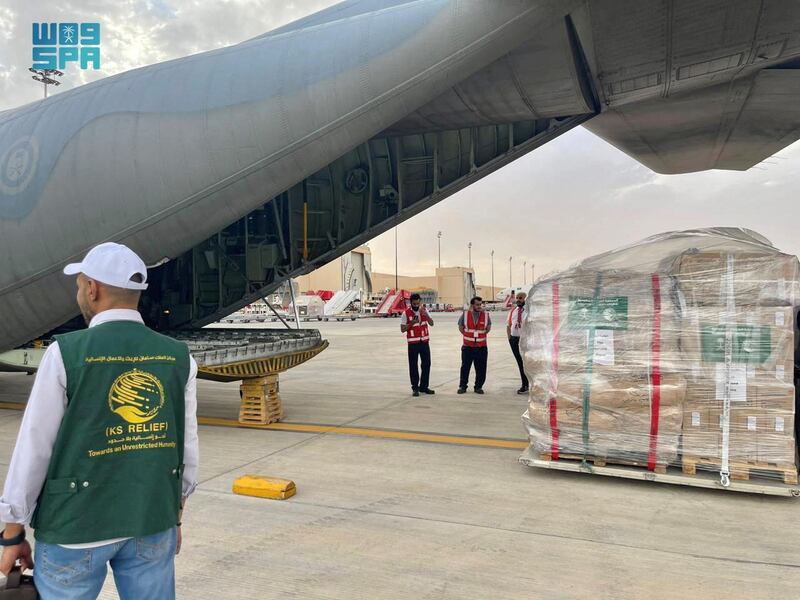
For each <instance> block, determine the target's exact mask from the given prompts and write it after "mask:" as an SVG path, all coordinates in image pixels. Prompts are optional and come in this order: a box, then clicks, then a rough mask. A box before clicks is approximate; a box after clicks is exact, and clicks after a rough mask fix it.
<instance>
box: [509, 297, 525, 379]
mask: <svg viewBox="0 0 800 600" xmlns="http://www.w3.org/2000/svg"><path fill="white" fill-rule="evenodd" d="M527 297H528V295H527V294H526V293H525V292H517V297H516V305H515V306H514V307H513V308H512V309H511V310H510V311H508V321H507V322H506V333H507V334H508V343H509V345H510V346H511V352H512V353H513V354H514V358H515V359H516V361H517V367H518V368H519V377H520V379H521V380H522V387H520V388H519V389H518V390H517V393H518V394H527V393H528V377H527V376H526V375H525V369H524V367H523V366H522V354H521V353H520V351H519V338H520V335H522V324H523V323H524V322H525V316H526V314H527V313H526V311H525V298H527Z"/></svg>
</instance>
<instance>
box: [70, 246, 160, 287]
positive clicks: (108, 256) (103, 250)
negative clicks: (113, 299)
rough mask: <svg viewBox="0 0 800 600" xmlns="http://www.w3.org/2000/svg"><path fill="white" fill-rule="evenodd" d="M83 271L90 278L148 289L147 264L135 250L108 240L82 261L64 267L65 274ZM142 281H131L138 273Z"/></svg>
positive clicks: (116, 284) (116, 285)
mask: <svg viewBox="0 0 800 600" xmlns="http://www.w3.org/2000/svg"><path fill="white" fill-rule="evenodd" d="M78 273H83V274H84V275H86V276H87V277H89V278H90V279H94V280H95V281H99V282H100V283H105V284H106V285H113V286H114V287H118V288H124V289H126V290H146V289H147V266H146V265H145V264H144V261H143V260H142V259H141V258H139V255H138V254H136V253H135V252H134V251H133V250H131V249H130V248H128V247H127V246H123V245H122V244H115V243H114V242H106V243H105V244H100V245H99V246H95V247H94V248H92V249H91V250H89V252H88V253H87V254H86V256H85V257H84V259H83V261H82V262H79V263H71V264H68V265H67V266H66V267H64V274H65V275H77V274H78ZM137 273H138V274H139V275H141V277H142V282H141V283H139V282H137V281H131V277H133V276H134V275H136V274H137Z"/></svg>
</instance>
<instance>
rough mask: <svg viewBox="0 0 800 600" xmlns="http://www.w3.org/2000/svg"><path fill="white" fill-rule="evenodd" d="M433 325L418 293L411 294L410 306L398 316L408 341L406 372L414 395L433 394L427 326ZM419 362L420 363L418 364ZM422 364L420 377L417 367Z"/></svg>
mask: <svg viewBox="0 0 800 600" xmlns="http://www.w3.org/2000/svg"><path fill="white" fill-rule="evenodd" d="M429 326H430V327H433V319H432V318H431V315H430V313H429V312H428V310H427V309H426V308H425V306H423V304H422V298H421V297H420V295H419V294H411V306H410V307H409V308H407V309H406V310H405V312H404V313H403V315H402V317H400V331H402V332H403V333H405V334H406V341H407V342H408V373H409V375H410V376H411V392H412V394H413V395H414V396H419V393H420V392H422V393H423V394H435V393H436V392H434V391H433V390H432V389H431V388H430V387H429V383H430V376H431V348H430V344H429V340H430V333H429V331H428V327H429ZM420 363H421V365H420ZM420 366H422V378H420V374H419V367H420Z"/></svg>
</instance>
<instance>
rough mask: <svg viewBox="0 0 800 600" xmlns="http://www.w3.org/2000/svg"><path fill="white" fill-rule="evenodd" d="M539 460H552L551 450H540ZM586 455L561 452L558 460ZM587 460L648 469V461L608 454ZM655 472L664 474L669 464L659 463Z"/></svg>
mask: <svg viewBox="0 0 800 600" xmlns="http://www.w3.org/2000/svg"><path fill="white" fill-rule="evenodd" d="M537 457H538V458H539V460H547V461H552V460H553V456H552V455H551V454H550V453H549V452H540V453H538V454H537ZM583 459H584V457H583V456H581V455H579V454H561V453H559V455H558V460H568V461H573V462H574V461H577V462H581V463H582V462H583ZM586 462H591V463H592V464H593V465H594V466H595V467H605V466H606V465H622V466H626V467H640V468H642V469H647V464H646V463H644V464H643V463H641V462H639V461H635V460H624V459H619V458H609V457H607V456H587V457H586ZM653 471H654V472H655V473H659V474H661V475H663V474H664V473H666V472H667V465H665V464H657V465H656V466H655V469H653Z"/></svg>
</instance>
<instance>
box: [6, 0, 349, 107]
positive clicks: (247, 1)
mask: <svg viewBox="0 0 800 600" xmlns="http://www.w3.org/2000/svg"><path fill="white" fill-rule="evenodd" d="M334 3H335V0H306V1H305V2H292V3H287V2H278V1H274V0H227V1H225V2H208V1H205V0H203V1H201V0H116V1H115V0H80V1H73V2H70V1H67V2H54V1H45V2H30V1H29V0H11V1H10V2H9V3H8V4H7V6H0V110H5V109H8V108H14V107H16V106H20V105H22V104H27V103H28V102H33V101H35V100H39V99H40V98H41V96H42V88H41V87H40V85H39V84H36V83H35V82H33V81H31V79H30V77H29V76H28V75H29V74H28V72H27V70H28V67H29V66H30V65H31V62H32V57H31V37H30V36H31V24H32V23H33V22H34V21H40V22H41V21H45V22H87V21H89V22H92V21H97V22H99V23H100V24H101V28H102V41H101V56H102V61H101V62H102V64H101V67H102V69H101V70H99V71H93V70H87V71H81V70H79V69H77V68H76V67H68V68H67V69H66V70H65V76H64V77H63V79H62V85H61V87H60V88H58V90H57V91H56V92H58V91H65V90H68V89H71V88H73V87H76V86H78V85H83V84H85V83H89V82H91V81H96V80H98V79H102V78H103V77H107V76H109V75H114V74H116V73H120V72H122V71H127V70H129V69H133V68H137V67H142V66H145V65H149V64H153V63H157V62H162V61H165V60H169V59H172V58H179V57H181V56H187V55H189V54H195V53H197V52H203V51H206V50H212V49H214V48H220V47H223V46H229V45H232V44H236V43H238V42H242V41H244V40H246V39H249V38H251V37H255V36H257V35H260V34H262V33H265V32H267V31H270V30H272V29H275V28H276V27H279V26H281V25H284V24H286V23H288V22H291V21H294V20H296V19H298V18H300V17H303V16H305V15H307V14H309V13H313V12H316V11H318V10H320V9H322V8H325V7H326V6H329V5H331V4H334Z"/></svg>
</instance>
